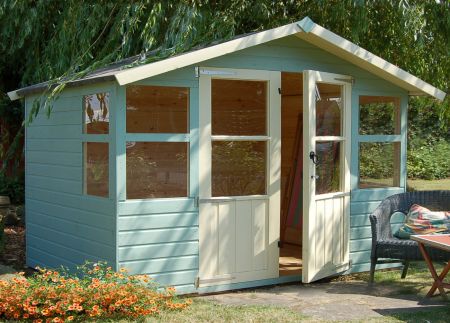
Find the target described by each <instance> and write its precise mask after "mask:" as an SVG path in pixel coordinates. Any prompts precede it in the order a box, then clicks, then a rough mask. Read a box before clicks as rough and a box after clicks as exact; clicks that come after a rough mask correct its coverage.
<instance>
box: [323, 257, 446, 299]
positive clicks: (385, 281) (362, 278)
mask: <svg viewBox="0 0 450 323" xmlns="http://www.w3.org/2000/svg"><path fill="white" fill-rule="evenodd" d="M435 267H436V271H437V272H438V273H440V272H441V271H442V268H443V265H441V264H435ZM400 277H401V268H400V269H390V270H379V271H376V272H375V280H374V283H373V284H372V285H369V273H367V272H365V273H357V274H352V275H348V276H342V277H338V278H335V279H331V280H329V281H327V283H330V287H329V288H328V289H327V292H328V293H336V294H362V295H371V296H382V297H388V298H396V299H405V300H417V302H418V304H419V305H446V306H448V305H450V301H449V300H447V301H445V300H444V299H443V298H442V297H440V295H439V293H438V292H436V294H435V296H433V297H431V298H428V297H426V293H427V292H428V291H429V289H430V288H431V286H432V285H433V282H434V280H433V278H432V277H431V274H430V272H429V271H428V267H427V266H426V264H425V263H424V262H414V263H411V265H410V268H409V270H408V274H407V276H406V278H405V279H401V278H400ZM345 282H348V284H345ZM447 294H448V293H447Z"/></svg>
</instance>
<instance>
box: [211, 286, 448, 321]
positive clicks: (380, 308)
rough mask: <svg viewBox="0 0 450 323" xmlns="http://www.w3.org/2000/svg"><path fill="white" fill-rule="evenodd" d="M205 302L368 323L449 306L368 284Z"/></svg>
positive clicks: (263, 291) (233, 295)
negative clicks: (366, 322)
mask: <svg viewBox="0 0 450 323" xmlns="http://www.w3.org/2000/svg"><path fill="white" fill-rule="evenodd" d="M204 298H206V299H209V300H212V301H214V302H217V303H219V304H223V305H271V306H282V307H287V308H290V309H292V310H295V311H299V312H301V313H303V314H305V315H307V316H309V317H311V318H314V319H317V320H327V321H346V320H363V321H364V320H367V319H371V318H381V317H383V316H384V315H386V314H390V313H399V312H405V311H407V312H411V311H418V310H425V309H428V308H431V307H436V306H440V307H442V306H449V303H448V302H445V301H443V300H442V299H441V298H440V297H433V298H425V297H423V296H421V295H415V294H408V295H398V294H395V290H393V289H392V288H390V287H389V286H384V285H380V286H373V287H369V286H368V285H367V283H366V282H357V281H350V282H340V281H338V282H327V283H314V284H307V285H305V284H295V285H283V286H275V287H269V288H258V289H254V290H244V291H237V292H229V293H223V294H216V295H208V296H204Z"/></svg>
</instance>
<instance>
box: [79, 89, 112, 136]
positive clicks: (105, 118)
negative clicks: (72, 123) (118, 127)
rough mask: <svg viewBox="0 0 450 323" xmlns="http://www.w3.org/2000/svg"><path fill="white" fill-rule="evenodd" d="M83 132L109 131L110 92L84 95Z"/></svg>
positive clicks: (98, 132) (101, 132)
mask: <svg viewBox="0 0 450 323" xmlns="http://www.w3.org/2000/svg"><path fill="white" fill-rule="evenodd" d="M83 111H84V113H83V115H84V116H83V118H84V129H83V133H87V134H107V133H109V93H96V94H90V95H85V96H83Z"/></svg>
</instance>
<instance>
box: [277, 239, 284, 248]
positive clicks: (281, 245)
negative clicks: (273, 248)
mask: <svg viewBox="0 0 450 323" xmlns="http://www.w3.org/2000/svg"><path fill="white" fill-rule="evenodd" d="M278 248H283V241H281V240H278Z"/></svg>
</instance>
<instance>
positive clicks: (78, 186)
mask: <svg viewBox="0 0 450 323" xmlns="http://www.w3.org/2000/svg"><path fill="white" fill-rule="evenodd" d="M112 90H114V87H111V86H107V85H103V84H99V85H96V86H95V87H93V88H92V87H90V88H89V87H83V88H77V89H70V90H67V91H65V92H64V93H63V94H62V95H61V97H60V98H59V99H58V100H57V101H56V102H55V103H54V105H53V111H52V113H51V115H50V118H47V115H46V113H45V111H41V112H40V113H39V114H38V115H37V117H36V118H35V119H34V121H33V122H32V123H31V124H30V126H29V127H27V128H26V142H25V150H26V151H25V183H26V191H25V208H26V210H25V211H26V242H27V250H26V258H27V265H28V266H32V267H34V266H41V267H59V266H61V265H64V266H67V267H69V268H74V267H75V266H76V265H79V264H83V263H84V262H85V261H86V260H90V261H98V260H103V261H108V262H109V263H110V264H112V265H115V261H116V243H115V240H116V239H115V236H116V234H115V232H116V220H115V213H116V211H115V209H116V207H115V197H114V194H110V198H98V197H93V196H86V195H83V191H82V188H83V183H82V178H83V169H82V162H83V154H82V141H83V137H84V135H82V95H83V94H91V93H95V92H100V91H110V92H111V91H112ZM111 95H112V96H114V93H113V92H111ZM35 99H37V97H28V98H27V100H26V111H27V116H28V115H29V111H30V109H31V106H32V104H33V101H34V100H35ZM112 118H113V119H114V117H112ZM103 137H104V136H103ZM100 141H106V142H108V141H109V138H102V139H100ZM111 146H113V145H112V144H110V147H111ZM112 154H114V155H115V153H114V150H113V149H110V156H111V155H112ZM112 160H114V159H112ZM113 176H114V175H113V174H112V173H111V172H110V186H113V185H114V180H112V178H113ZM110 191H111V189H110Z"/></svg>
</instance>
